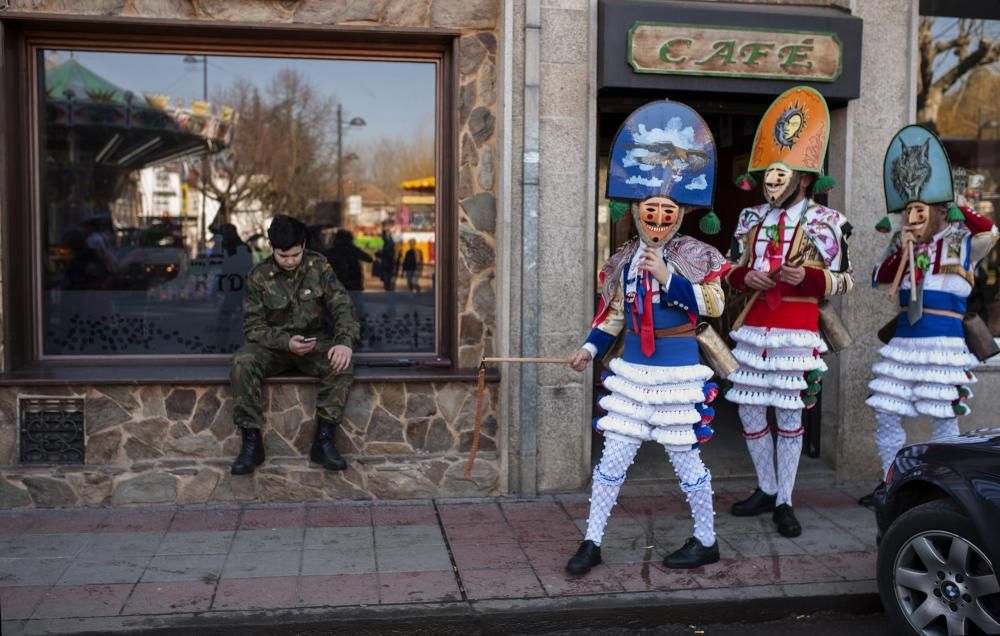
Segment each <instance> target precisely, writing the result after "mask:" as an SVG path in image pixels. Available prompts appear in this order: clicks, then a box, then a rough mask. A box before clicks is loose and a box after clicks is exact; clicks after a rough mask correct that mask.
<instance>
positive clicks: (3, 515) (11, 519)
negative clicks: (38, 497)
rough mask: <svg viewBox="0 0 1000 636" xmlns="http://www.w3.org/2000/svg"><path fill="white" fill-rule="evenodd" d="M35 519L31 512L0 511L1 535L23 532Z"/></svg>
mask: <svg viewBox="0 0 1000 636" xmlns="http://www.w3.org/2000/svg"><path fill="white" fill-rule="evenodd" d="M34 520H35V517H34V515H33V514H32V513H30V512H0V535H13V534H21V533H22V532H24V531H25V530H27V529H28V527H29V526H30V525H31V523H32V522H33V521H34Z"/></svg>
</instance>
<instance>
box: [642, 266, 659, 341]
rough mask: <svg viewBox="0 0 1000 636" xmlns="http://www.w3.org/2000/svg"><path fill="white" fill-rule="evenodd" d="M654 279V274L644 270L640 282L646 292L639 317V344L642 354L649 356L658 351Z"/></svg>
mask: <svg viewBox="0 0 1000 636" xmlns="http://www.w3.org/2000/svg"><path fill="white" fill-rule="evenodd" d="M652 280H653V276H652V274H650V273H649V272H643V276H642V281H641V282H640V283H639V284H640V285H642V286H643V291H645V292H646V293H644V294H643V295H642V316H641V317H640V319H639V345H640V347H641V349H642V355H644V356H646V357H647V358H648V357H649V356H651V355H653V352H654V351H656V339H655V338H654V337H653V289H652V287H653V284H652V282H651V281H652Z"/></svg>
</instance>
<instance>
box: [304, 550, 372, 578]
mask: <svg viewBox="0 0 1000 636" xmlns="http://www.w3.org/2000/svg"><path fill="white" fill-rule="evenodd" d="M375 570H376V568H375V552H374V550H371V549H369V550H367V551H365V550H356V551H349V550H342V549H339V548H338V549H336V550H306V551H304V552H303V553H302V575H303V576H312V575H330V574H365V573H374V572H375Z"/></svg>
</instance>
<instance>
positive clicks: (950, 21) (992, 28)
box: [931, 18, 1000, 90]
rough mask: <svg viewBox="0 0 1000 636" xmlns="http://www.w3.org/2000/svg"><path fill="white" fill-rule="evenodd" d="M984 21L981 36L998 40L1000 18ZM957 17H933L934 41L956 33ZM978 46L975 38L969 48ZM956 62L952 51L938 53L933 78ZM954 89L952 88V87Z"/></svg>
mask: <svg viewBox="0 0 1000 636" xmlns="http://www.w3.org/2000/svg"><path fill="white" fill-rule="evenodd" d="M981 22H985V25H984V27H985V28H984V29H983V36H984V37H985V38H986V39H987V40H989V41H991V42H994V43H995V42H997V40H1000V20H981ZM958 23H959V18H935V20H934V26H933V27H931V35H932V36H933V38H934V41H935V42H939V41H946V40H950V39H952V38H954V37H955V36H956V35H958ZM977 46H979V41H978V40H975V41H973V42H972V43H971V45H970V50H972V49H974V48H976V47H977ZM956 64H958V57H957V56H956V55H955V54H954V52H953V51H949V52H948V53H945V54H942V55H939V56H938V57H937V59H936V60H935V61H934V79H937V78H939V77H941V75H943V74H944V73H946V72H947V71H948V70H949V69H951V68H952V67H954V66H955V65H956ZM992 68H994V69H997V68H1000V64H993V65H992ZM953 90H954V89H953Z"/></svg>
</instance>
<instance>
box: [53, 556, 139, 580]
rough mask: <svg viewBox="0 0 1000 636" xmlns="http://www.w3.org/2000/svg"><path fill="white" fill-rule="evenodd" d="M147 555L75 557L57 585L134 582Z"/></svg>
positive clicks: (137, 578)
mask: <svg viewBox="0 0 1000 636" xmlns="http://www.w3.org/2000/svg"><path fill="white" fill-rule="evenodd" d="M150 558H151V557H150V556H149V555H124V554H123V555H116V554H114V553H112V554H106V555H103V556H96V557H94V558H77V559H75V560H74V561H73V565H71V566H69V568H68V569H67V570H66V572H65V573H64V574H63V575H62V577H61V578H60V579H59V585H90V584H103V583H135V582H136V581H138V580H139V577H141V576H142V572H143V570H144V569H145V568H146V564H147V563H149V560H150Z"/></svg>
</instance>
